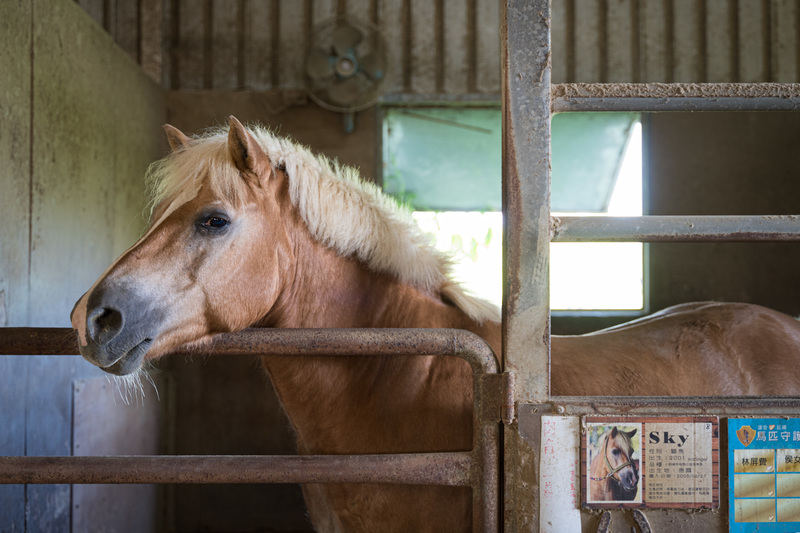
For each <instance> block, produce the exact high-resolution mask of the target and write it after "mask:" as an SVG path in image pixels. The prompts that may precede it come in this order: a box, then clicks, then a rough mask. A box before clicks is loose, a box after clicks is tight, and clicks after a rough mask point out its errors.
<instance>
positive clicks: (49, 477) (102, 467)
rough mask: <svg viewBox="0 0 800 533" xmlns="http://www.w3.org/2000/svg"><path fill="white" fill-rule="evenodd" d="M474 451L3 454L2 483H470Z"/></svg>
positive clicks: (0, 479) (0, 460)
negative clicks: (167, 454) (387, 453)
mask: <svg viewBox="0 0 800 533" xmlns="http://www.w3.org/2000/svg"><path fill="white" fill-rule="evenodd" d="M471 469H472V455H471V454H470V453H469V452H452V453H428V454H425V453H420V454H402V455H287V456H281V455H267V456H257V455H235V456H230V455H228V456H220V455H203V456H189V455H180V456H105V457H0V483H10V484H23V483H27V484H42V483H44V484H54V483H73V484H74V483H80V484H86V483H89V484H91V483H401V484H403V483H404V484H415V485H448V486H470V485H471V484H472V483H471V478H470V475H471Z"/></svg>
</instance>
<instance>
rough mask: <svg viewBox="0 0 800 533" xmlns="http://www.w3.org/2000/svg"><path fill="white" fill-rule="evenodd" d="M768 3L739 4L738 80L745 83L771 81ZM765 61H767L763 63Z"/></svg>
mask: <svg viewBox="0 0 800 533" xmlns="http://www.w3.org/2000/svg"><path fill="white" fill-rule="evenodd" d="M768 6H769V2H756V1H751V2H740V3H739V17H738V20H739V34H738V41H739V49H738V52H739V80H738V81H742V82H745V83H755V82H759V81H773V80H772V76H771V73H770V70H771V69H770V68H769V67H770V64H769V61H768V58H769V52H770V50H769V45H770V39H769V35H768V21H769V20H770V18H769V14H768V13H765V7H766V8H767V10H768ZM765 59H767V61H765Z"/></svg>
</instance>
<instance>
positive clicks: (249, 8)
mask: <svg viewBox="0 0 800 533" xmlns="http://www.w3.org/2000/svg"><path fill="white" fill-rule="evenodd" d="M78 1H79V3H80V5H81V6H83V7H84V9H86V11H87V12H89V14H90V15H91V16H92V17H93V18H94V19H95V20H96V21H97V22H98V23H100V24H101V25H102V26H103V27H105V28H106V30H107V31H109V33H111V35H112V36H114V38H115V39H116V41H117V42H118V43H119V44H120V46H122V48H123V49H125V50H126V51H127V52H128V54H130V55H131V56H132V57H133V58H134V59H135V60H136V61H138V62H140V63H141V64H142V65H143V67H144V69H145V71H146V72H148V74H150V75H151V76H152V77H154V78H156V79H158V80H160V81H161V82H162V84H163V86H164V87H165V88H167V89H174V90H238V89H243V90H268V89H302V87H303V84H302V64H303V56H304V52H305V48H306V43H307V41H308V39H309V37H310V36H311V35H312V34H313V31H314V28H315V26H316V25H318V24H319V23H320V22H322V21H324V20H327V19H330V18H332V17H336V16H346V17H353V18H356V19H358V20H362V21H367V22H370V23H373V24H374V25H375V26H376V27H377V28H378V29H379V31H380V32H381V33H382V35H383V37H384V39H385V40H386V42H387V44H388V50H389V52H388V53H389V61H390V74H391V78H390V83H389V91H388V92H389V93H391V94H411V95H467V94H486V95H499V91H500V39H499V32H500V28H499V14H500V4H501V2H500V0H78ZM798 29H800V0H553V80H554V82H556V83H569V82H623V81H624V82H723V81H724V82H770V81H771V82H782V83H790V82H798V81H800V53H798V49H800V39H798V33H799V32H798Z"/></svg>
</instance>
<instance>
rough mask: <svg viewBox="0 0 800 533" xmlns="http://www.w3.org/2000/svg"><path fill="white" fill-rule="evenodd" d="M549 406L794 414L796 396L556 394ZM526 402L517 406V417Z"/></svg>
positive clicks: (616, 411)
mask: <svg viewBox="0 0 800 533" xmlns="http://www.w3.org/2000/svg"><path fill="white" fill-rule="evenodd" d="M551 405H552V410H553V411H554V412H557V413H559V414H564V415H576V416H583V415H595V414H605V415H631V416H633V415H637V416H640V415H648V414H654V413H656V414H658V415H663V416H671V415H682V414H696V415H704V414H709V415H714V416H722V417H724V416H759V417H764V416H797V413H798V412H800V398H781V397H746V396H694V397H666V396H618V397H612V396H593V397H587V398H584V397H579V396H558V397H553V398H552V403H551ZM526 407H527V406H519V410H520V417H521V414H522V413H523V412H525V410H526Z"/></svg>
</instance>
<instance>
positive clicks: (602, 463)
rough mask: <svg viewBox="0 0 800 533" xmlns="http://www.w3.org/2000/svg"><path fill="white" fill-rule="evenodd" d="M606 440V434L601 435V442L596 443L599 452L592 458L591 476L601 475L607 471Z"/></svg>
mask: <svg viewBox="0 0 800 533" xmlns="http://www.w3.org/2000/svg"><path fill="white" fill-rule="evenodd" d="M607 442H608V435H606V436H604V437H603V441H602V444H600V443H598V444H599V446H598V448H599V450H600V453H598V454H597V455H595V457H594V458H593V459H592V464H591V467H590V470H591V475H592V476H593V477H603V476H605V475H606V474H608V473H609V469H608V467H607V466H606V459H605V458H606V453H607V452H608V449H607V448H606V443H607Z"/></svg>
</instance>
